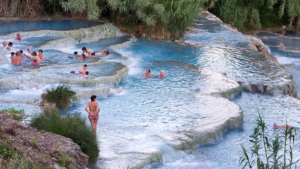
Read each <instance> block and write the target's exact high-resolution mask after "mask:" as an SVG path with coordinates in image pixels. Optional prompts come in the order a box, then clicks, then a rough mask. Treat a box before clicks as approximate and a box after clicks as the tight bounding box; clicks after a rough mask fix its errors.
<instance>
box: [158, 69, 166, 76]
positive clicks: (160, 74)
mask: <svg viewBox="0 0 300 169" xmlns="http://www.w3.org/2000/svg"><path fill="white" fill-rule="evenodd" d="M158 77H160V78H165V77H166V76H165V72H164V71H163V70H161V71H160V72H159V75H158Z"/></svg>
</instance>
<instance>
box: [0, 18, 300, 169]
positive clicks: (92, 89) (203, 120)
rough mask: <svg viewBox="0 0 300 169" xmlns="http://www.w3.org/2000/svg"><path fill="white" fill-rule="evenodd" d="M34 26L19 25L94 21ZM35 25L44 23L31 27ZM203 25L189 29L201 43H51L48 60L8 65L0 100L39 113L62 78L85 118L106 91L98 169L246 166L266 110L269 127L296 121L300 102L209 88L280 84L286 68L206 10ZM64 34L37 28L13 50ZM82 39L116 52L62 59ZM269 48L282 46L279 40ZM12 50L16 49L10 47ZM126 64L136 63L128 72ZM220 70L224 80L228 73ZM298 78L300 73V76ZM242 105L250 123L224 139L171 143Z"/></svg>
mask: <svg viewBox="0 0 300 169" xmlns="http://www.w3.org/2000/svg"><path fill="white" fill-rule="evenodd" d="M62 23H63V24H62ZM19 24H21V23H9V24H6V25H2V26H3V29H4V31H3V33H8V32H5V31H7V30H12V29H9V28H12V27H14V28H17V27H18V26H19ZM27 24H28V26H25V28H23V27H19V28H18V29H16V30H13V31H26V30H39V29H53V30H66V29H76V28H79V27H88V26H93V25H94V24H95V23H86V22H82V23H81V22H78V23H74V22H65V21H60V22H44V21H43V22H36V23H27ZM27 24H26V25H27ZM80 24H84V26H83V25H80ZM89 24H91V25H89ZM97 24H98V23H97ZM31 25H40V26H36V27H35V28H36V29H33V28H32V26H31ZM0 27H1V25H0ZM195 27H196V30H197V31H196V32H191V33H187V34H186V36H184V37H183V41H184V40H193V41H197V42H200V43H201V45H200V46H199V47H192V46H185V45H182V44H180V43H177V42H169V41H155V40H150V39H148V38H137V39H131V38H130V37H129V36H122V37H116V38H106V39H101V40H99V41H97V42H91V43H82V44H77V45H74V44H73V45H70V46H67V47H65V46H62V47H58V48H57V47H53V48H51V46H50V48H49V49H48V48H47V49H45V50H44V55H45V59H46V60H45V61H44V62H41V66H38V67H32V66H30V62H31V60H29V59H26V58H23V61H24V64H23V65H22V66H19V67H16V66H12V65H9V64H4V65H0V83H1V86H0V89H1V91H0V94H1V98H0V105H1V106H3V107H15V106H16V107H17V106H18V107H19V108H24V109H25V111H26V113H27V114H32V113H34V112H39V111H40V109H39V108H38V106H37V105H38V103H39V102H40V101H41V98H40V95H41V94H42V93H43V92H45V91H46V90H47V89H51V88H52V87H55V86H57V85H58V84H59V83H61V82H67V83H68V84H70V85H71V88H72V89H73V90H75V91H76V92H77V93H79V94H80V99H79V101H78V102H76V104H74V105H72V106H71V107H70V108H69V110H68V111H71V112H78V111H79V112H81V115H82V117H87V113H86V112H85V111H84V107H85V105H86V103H87V102H88V101H89V97H90V95H91V94H96V95H97V96H98V103H99V104H100V107H101V111H100V119H99V123H98V131H97V136H98V140H99V144H100V159H99V161H98V162H97V163H96V164H93V165H92V168H127V167H128V166H129V167H135V166H139V167H140V168H168V169H171V168H172V169H173V168H238V164H237V163H238V159H239V157H240V150H241V149H240V144H246V143H247V137H248V136H249V135H250V134H252V133H253V128H254V127H255V119H256V118H257V114H258V113H257V112H258V110H259V111H260V113H261V114H262V116H263V117H264V118H266V122H267V125H268V132H269V133H272V132H274V130H273V123H274V122H276V123H278V124H280V125H283V124H284V122H285V119H287V120H288V123H289V124H290V125H295V126H298V125H299V120H298V119H299V117H298V114H297V112H299V109H300V102H299V100H298V99H295V98H291V97H289V96H282V95H275V96H270V95H261V94H252V93H247V92H242V94H241V95H238V96H236V97H235V98H233V99H232V100H231V101H229V100H227V99H225V98H222V97H218V96H216V95H214V96H211V95H210V93H207V91H208V90H209V91H223V90H225V89H224V88H226V86H229V85H228V84H231V83H232V82H231V81H230V80H229V79H231V80H235V81H243V82H245V83H247V82H251V83H264V84H273V85H275V84H277V83H278V82H281V80H282V79H281V76H283V75H284V74H285V71H284V70H283V69H282V68H281V67H280V66H278V65H277V64H275V63H273V62H271V61H269V60H267V59H266V58H265V57H263V56H262V54H260V53H254V52H253V51H251V50H249V48H248V44H249V40H248V38H247V37H246V36H244V35H242V34H241V33H233V32H231V31H230V30H228V29H226V28H224V27H223V26H222V24H221V23H220V22H217V21H208V20H206V19H203V18H202V19H201V18H200V19H197V20H195ZM0 33H1V32H0ZM59 38H63V37H58V36H48V35H45V36H32V37H28V38H25V39H24V42H21V43H17V44H16V45H15V48H16V49H24V50H25V51H26V48H27V47H28V46H30V45H33V46H34V47H33V49H32V51H37V50H39V49H40V47H41V46H42V45H43V44H45V43H48V42H52V41H53V40H57V39H59ZM127 43H128V44H127ZM116 44H122V45H119V46H117V45H116ZM83 46H86V47H87V48H89V49H92V50H94V51H98V50H103V49H108V50H109V51H110V55H108V56H103V55H99V56H96V57H95V58H90V59H86V60H83V61H82V60H72V59H67V58H64V57H62V56H73V52H74V51H78V52H79V53H81V48H82V47H83ZM270 46H271V45H270ZM274 46H276V45H274ZM48 47H49V46H48ZM271 51H272V53H280V52H281V51H280V50H278V49H277V48H273V47H271ZM26 53H27V52H26ZM1 54H2V53H1ZM4 54H5V56H6V57H7V58H8V57H9V53H7V52H6V53H5V52H4ZM280 54H282V55H284V56H283V57H286V58H288V59H290V60H291V63H293V64H294V67H293V68H294V69H297V70H299V69H298V67H297V66H298V58H297V54H291V53H290V52H286V53H282V52H281V53H280ZM290 54H291V55H290ZM299 63H300V61H299ZM83 64H88V69H87V71H89V72H90V77H89V78H88V79H84V78H82V75H73V74H69V73H68V72H69V71H71V70H75V71H78V70H80V69H81V68H82V66H83ZM299 65H300V64H299ZM125 66H126V67H128V69H129V71H128V75H127V76H126V74H127V72H126V70H127V69H126V67H125ZM198 67H203V68H209V69H211V70H213V71H215V72H218V73H216V74H217V75H218V76H217V75H216V74H209V73H204V71H202V70H198ZM286 68H287V67H286ZM146 69H150V70H151V74H153V75H154V76H153V77H152V78H144V77H142V76H141V75H142V74H143V73H145V71H146ZM161 70H163V71H164V72H165V75H166V78H165V79H161V78H158V77H157V75H158V74H159V72H160V71H161ZM117 72H118V73H117ZM220 73H222V74H223V75H226V76H227V77H228V78H229V79H227V78H226V77H225V76H223V75H221V74H220ZM291 73H292V72H291ZM292 74H293V75H294V77H297V75H300V74H299V73H297V72H294V73H292ZM124 76H125V78H123V77H124ZM219 76H222V77H223V78H224V79H226V80H223V81H221V80H220V79H219ZM298 80H299V79H298V78H295V81H296V83H297V84H300V82H298ZM24 98H25V99H24ZM238 105H240V106H241V110H242V111H243V123H242V124H241V125H240V126H239V127H238V128H236V129H230V130H229V129H228V130H227V131H226V132H225V134H224V135H222V132H221V133H219V134H220V136H221V138H219V139H218V137H217V141H215V140H214V139H212V138H209V136H203V137H208V140H209V141H207V142H209V143H211V144H205V145H197V146H196V149H188V148H187V149H184V150H175V149H174V148H173V147H172V146H171V145H177V144H179V143H180V141H182V140H184V139H187V138H188V136H187V135H185V134H186V133H188V134H195V133H192V132H191V131H193V130H200V129H203V128H208V129H210V127H211V125H214V124H221V123H222V122H223V121H222V120H223V119H225V118H226V117H227V116H230V115H232V114H231V113H232V112H239V106H238ZM0 109H1V107H0ZM232 116H233V115H232ZM87 124H88V125H89V122H88V121H87ZM237 124H238V122H237ZM237 124H236V125H237ZM236 125H235V126H236ZM211 130H214V128H211ZM246 146H247V145H246ZM296 154H298V152H296ZM149 156H151V157H153V159H149ZM149 163H152V164H149Z"/></svg>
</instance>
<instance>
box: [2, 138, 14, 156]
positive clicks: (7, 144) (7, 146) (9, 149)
mask: <svg viewBox="0 0 300 169" xmlns="http://www.w3.org/2000/svg"><path fill="white" fill-rule="evenodd" d="M15 154H16V151H15V149H14V147H13V146H12V144H11V140H5V141H3V142H2V143H0V156H2V157H3V158H4V159H10V158H13V157H14V156H15Z"/></svg>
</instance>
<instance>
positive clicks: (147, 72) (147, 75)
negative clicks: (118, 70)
mask: <svg viewBox="0 0 300 169" xmlns="http://www.w3.org/2000/svg"><path fill="white" fill-rule="evenodd" d="M142 76H144V77H152V76H153V75H151V74H150V69H147V70H146V73H145V74H143V75H142Z"/></svg>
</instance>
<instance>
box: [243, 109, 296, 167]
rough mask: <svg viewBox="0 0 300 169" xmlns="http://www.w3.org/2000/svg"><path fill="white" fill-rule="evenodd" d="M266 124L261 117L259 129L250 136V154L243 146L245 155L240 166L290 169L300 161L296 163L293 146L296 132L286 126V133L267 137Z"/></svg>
mask: <svg viewBox="0 0 300 169" xmlns="http://www.w3.org/2000/svg"><path fill="white" fill-rule="evenodd" d="M266 129H267V126H266V123H265V122H264V120H263V119H262V117H261V116H260V115H259V117H258V119H257V127H256V128H255V130H254V134H253V135H251V136H250V140H249V142H250V144H251V148H250V150H251V151H250V152H248V151H247V149H246V148H245V147H244V146H243V145H242V151H243V155H242V156H241V158H240V160H239V165H242V166H243V167H242V168H243V169H244V168H251V169H252V168H259V169H260V168H262V169H279V168H281V169H290V168H292V167H293V165H295V164H296V163H298V162H299V161H300V160H295V161H294V154H293V145H294V141H295V137H296V130H295V129H294V128H293V127H292V128H290V129H289V127H288V125H287V124H286V129H285V130H284V131H279V132H276V133H275V134H274V135H273V136H271V137H268V136H266V133H267V132H266Z"/></svg>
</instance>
